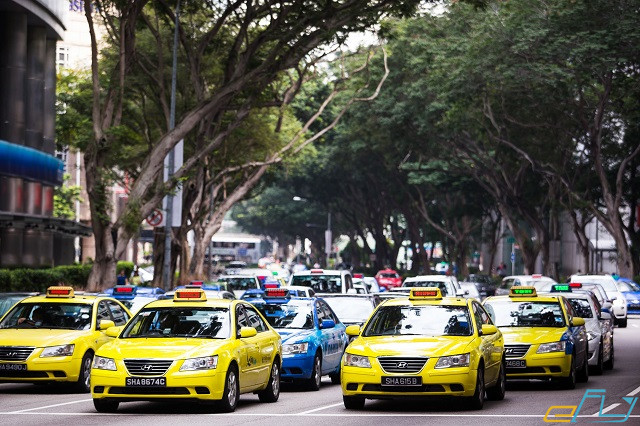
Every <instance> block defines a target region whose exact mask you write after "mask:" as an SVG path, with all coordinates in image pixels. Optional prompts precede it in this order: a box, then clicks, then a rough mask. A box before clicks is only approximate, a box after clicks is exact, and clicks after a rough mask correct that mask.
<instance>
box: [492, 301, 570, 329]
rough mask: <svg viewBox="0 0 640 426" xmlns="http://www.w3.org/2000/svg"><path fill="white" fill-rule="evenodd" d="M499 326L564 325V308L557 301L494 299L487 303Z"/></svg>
mask: <svg viewBox="0 0 640 426" xmlns="http://www.w3.org/2000/svg"><path fill="white" fill-rule="evenodd" d="M485 307H486V308H487V312H488V313H489V315H490V316H491V319H492V320H493V323H494V324H495V325H496V326H498V327H563V326H564V325H565V322H564V315H563V313H562V308H561V307H560V304H559V303H557V302H524V301H515V300H507V301H499V302H498V301H495V302H494V301H492V302H491V303H487V304H486V305H485Z"/></svg>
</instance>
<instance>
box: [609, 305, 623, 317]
mask: <svg viewBox="0 0 640 426" xmlns="http://www.w3.org/2000/svg"><path fill="white" fill-rule="evenodd" d="M611 313H612V314H613V316H614V317H615V318H616V319H625V318H626V317H627V305H614V306H613V307H612V308H611Z"/></svg>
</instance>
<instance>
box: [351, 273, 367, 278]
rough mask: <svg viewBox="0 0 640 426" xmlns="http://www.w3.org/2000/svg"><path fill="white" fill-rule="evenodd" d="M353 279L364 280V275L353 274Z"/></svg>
mask: <svg viewBox="0 0 640 426" xmlns="http://www.w3.org/2000/svg"><path fill="white" fill-rule="evenodd" d="M353 278H364V274H353Z"/></svg>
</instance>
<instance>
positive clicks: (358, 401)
mask: <svg viewBox="0 0 640 426" xmlns="http://www.w3.org/2000/svg"><path fill="white" fill-rule="evenodd" d="M342 402H343V403H344V408H346V409H347V410H362V409H363V408H364V398H362V397H360V396H346V395H342Z"/></svg>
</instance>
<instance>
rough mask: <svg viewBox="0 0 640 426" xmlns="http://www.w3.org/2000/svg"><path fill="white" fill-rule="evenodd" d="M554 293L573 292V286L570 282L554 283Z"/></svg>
mask: <svg viewBox="0 0 640 426" xmlns="http://www.w3.org/2000/svg"><path fill="white" fill-rule="evenodd" d="M551 292H552V293H571V286H570V285H569V284H554V285H552V286H551Z"/></svg>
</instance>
